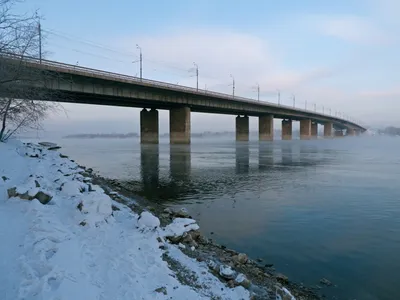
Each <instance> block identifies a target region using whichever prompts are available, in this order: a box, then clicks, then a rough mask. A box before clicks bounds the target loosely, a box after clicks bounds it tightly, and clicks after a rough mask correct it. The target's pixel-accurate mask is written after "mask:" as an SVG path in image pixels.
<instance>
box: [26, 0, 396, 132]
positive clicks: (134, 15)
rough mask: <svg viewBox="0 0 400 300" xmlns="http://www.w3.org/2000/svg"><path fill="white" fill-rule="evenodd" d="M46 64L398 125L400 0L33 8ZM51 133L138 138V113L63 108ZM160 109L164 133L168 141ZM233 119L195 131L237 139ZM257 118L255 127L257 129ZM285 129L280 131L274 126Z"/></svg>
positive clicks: (121, 2) (122, 1)
mask: <svg viewBox="0 0 400 300" xmlns="http://www.w3.org/2000/svg"><path fill="white" fill-rule="evenodd" d="M18 10H19V11H21V12H26V11H28V12H29V11H33V10H39V13H40V15H41V16H42V21H41V25H42V29H43V35H44V37H45V42H44V50H45V52H46V58H47V59H50V60H57V61H61V62H65V63H71V64H78V65H80V66H87V67H92V68H97V69H102V70H108V71H113V72H119V73H123V74H128V75H136V76H138V75H139V63H138V62H137V61H138V59H139V50H138V49H137V47H136V45H137V44H138V45H139V46H140V47H141V49H142V53H143V77H145V78H148V79H154V80H162V81H167V82H171V83H178V84H180V85H187V86H192V87H195V85H196V77H195V73H194V69H193V68H194V62H195V63H196V64H197V65H198V68H199V86H200V88H205V89H207V90H214V91H218V92H226V93H231V92H232V77H231V75H232V76H233V77H234V78H235V83H236V90H235V94H236V95H240V96H245V97H251V98H256V97H257V92H256V88H255V87H256V86H257V85H259V86H260V100H261V101H271V102H277V99H278V97H277V90H280V93H281V103H283V104H287V105H292V104H293V100H292V96H293V95H295V99H296V106H297V107H301V108H304V107H306V105H307V107H308V108H314V104H315V105H316V107H317V110H319V111H321V110H322V107H324V110H328V109H331V110H332V111H340V112H341V113H344V114H346V115H347V116H351V117H352V118H354V119H357V120H359V121H361V122H362V123H363V124H365V125H367V126H371V127H384V126H388V125H395V126H400V118H398V112H399V111H400V102H399V101H398V100H399V98H400V84H399V81H400V73H399V71H398V70H399V69H400V58H399V54H398V53H400V18H399V14H400V1H398V0H337V1H319V0H318V1H317V0H302V1H298V0H288V1H272V0H246V1H238V0H230V1H227V0H201V1H199V0H197V1H192V0H170V1H162V0H158V1H155V0H148V1H136V0H118V1H113V2H112V1H105V0H85V1H82V0H81V1H78V0H69V1H54V0H29V1H26V2H25V3H23V4H21V5H19V6H18ZM64 107H65V110H66V112H62V113H59V114H56V115H52V116H51V117H50V118H49V119H48V120H46V122H45V124H46V126H45V128H46V129H47V130H49V131H51V130H53V131H59V130H64V131H68V132H138V131H139V111H140V109H135V108H117V107H101V106H88V105H72V104H65V105H64ZM168 118H169V116H168V111H160V132H161V133H163V132H168V122H169V121H168ZM234 122H235V118H234V116H227V115H223V116H220V115H219V116H218V118H215V115H211V114H199V113H193V114H192V131H193V132H201V131H205V130H214V131H215V130H217V131H224V130H229V131H234V128H235V127H234V125H235V124H234ZM257 124H258V120H257V119H256V118H251V119H250V128H251V129H256V128H257ZM276 124H277V127H279V122H278V121H277V122H276Z"/></svg>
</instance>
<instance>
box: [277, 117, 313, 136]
mask: <svg viewBox="0 0 400 300" xmlns="http://www.w3.org/2000/svg"><path fill="white" fill-rule="evenodd" d="M282 128H283V123H282ZM282 133H283V131H282ZM310 138H311V120H300V139H301V140H309V139H310ZM282 139H283V136H282Z"/></svg>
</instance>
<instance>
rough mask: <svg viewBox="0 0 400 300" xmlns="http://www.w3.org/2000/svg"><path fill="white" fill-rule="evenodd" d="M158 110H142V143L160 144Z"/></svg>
mask: <svg viewBox="0 0 400 300" xmlns="http://www.w3.org/2000/svg"><path fill="white" fill-rule="evenodd" d="M158 128H159V126H158V110H156V109H151V110H147V109H145V108H143V109H142V111H141V112H140V143H142V144H158V136H159V135H158Z"/></svg>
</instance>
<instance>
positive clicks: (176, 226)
mask: <svg viewBox="0 0 400 300" xmlns="http://www.w3.org/2000/svg"><path fill="white" fill-rule="evenodd" d="M199 228H200V227H199V225H197V223H196V221H195V220H193V219H186V218H176V219H174V220H173V221H172V223H171V224H169V225H167V226H166V227H165V230H164V236H166V237H180V236H182V235H183V234H184V233H185V232H189V231H192V230H198V229H199Z"/></svg>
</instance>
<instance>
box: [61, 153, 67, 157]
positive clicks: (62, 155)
mask: <svg viewBox="0 0 400 300" xmlns="http://www.w3.org/2000/svg"><path fill="white" fill-rule="evenodd" d="M60 157H61V158H68V156H67V155H64V154H61V153H60Z"/></svg>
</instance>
